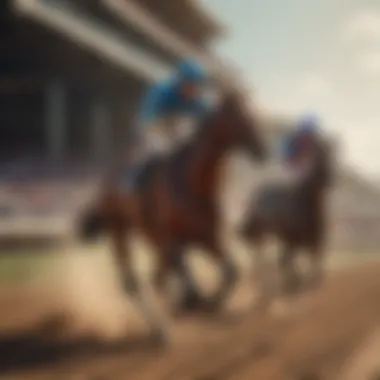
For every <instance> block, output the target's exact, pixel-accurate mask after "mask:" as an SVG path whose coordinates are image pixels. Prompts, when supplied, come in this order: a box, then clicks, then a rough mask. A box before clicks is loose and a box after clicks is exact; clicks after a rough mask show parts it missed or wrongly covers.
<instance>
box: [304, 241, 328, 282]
mask: <svg viewBox="0 0 380 380" xmlns="http://www.w3.org/2000/svg"><path fill="white" fill-rule="evenodd" d="M309 251H310V264H311V273H310V276H309V279H308V287H310V288H316V287H318V286H320V285H321V283H322V280H323V273H324V265H323V264H324V255H323V249H322V248H321V247H320V246H315V247H312V248H310V249H309Z"/></svg>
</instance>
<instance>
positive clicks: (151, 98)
mask: <svg viewBox="0 0 380 380" xmlns="http://www.w3.org/2000/svg"><path fill="white" fill-rule="evenodd" d="M207 77H208V76H207V73H206V71H205V70H204V68H203V67H202V66H201V65H200V64H199V63H197V62H196V61H194V60H192V59H189V60H183V61H182V62H180V63H179V65H178V67H177V68H176V70H175V72H174V75H172V76H171V77H170V78H169V79H166V80H163V81H159V82H156V83H154V84H153V85H152V86H151V87H150V88H148V90H147V92H146V93H145V94H144V96H143V98H142V102H141V106H140V109H139V112H138V117H137V123H136V125H135V130H134V135H133V136H132V138H133V139H134V140H136V138H137V145H136V144H135V148H134V149H133V151H132V157H131V158H132V160H133V161H136V159H137V157H139V158H138V159H140V156H141V155H145V156H146V155H147V154H149V153H152V152H156V151H163V150H166V148H165V149H163V148H164V147H165V146H167V145H168V144H175V143H176V142H178V141H177V140H178V138H180V137H181V135H182V132H183V130H182V129H183V128H185V127H184V124H183V119H186V121H188V119H189V118H190V119H191V120H192V121H193V122H194V121H195V122H197V121H198V120H199V119H200V118H202V117H203V116H204V115H205V113H206V112H207V110H208V105H207V104H206V101H205V99H204V97H203V92H202V90H203V89H204V87H205V84H206V83H207ZM134 172H136V171H134ZM133 177H134V176H133Z"/></svg>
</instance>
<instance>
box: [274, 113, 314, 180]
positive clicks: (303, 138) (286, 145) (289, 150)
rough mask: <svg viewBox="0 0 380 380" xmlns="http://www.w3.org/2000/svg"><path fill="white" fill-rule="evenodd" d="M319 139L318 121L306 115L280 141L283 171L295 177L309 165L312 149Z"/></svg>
mask: <svg viewBox="0 0 380 380" xmlns="http://www.w3.org/2000/svg"><path fill="white" fill-rule="evenodd" d="M318 138H319V120H318V118H317V117H315V116H313V115H306V116H303V117H301V118H300V120H299V121H298V122H297V127H296V130H294V131H292V132H291V133H290V134H289V135H288V136H285V138H284V140H282V141H281V156H282V162H283V163H284V165H285V169H286V170H287V171H288V172H289V173H290V174H294V175H296V176H297V174H300V172H303V169H305V166H307V164H308V163H309V159H310V155H311V154H312V148H313V146H314V143H316V141H317V139H318Z"/></svg>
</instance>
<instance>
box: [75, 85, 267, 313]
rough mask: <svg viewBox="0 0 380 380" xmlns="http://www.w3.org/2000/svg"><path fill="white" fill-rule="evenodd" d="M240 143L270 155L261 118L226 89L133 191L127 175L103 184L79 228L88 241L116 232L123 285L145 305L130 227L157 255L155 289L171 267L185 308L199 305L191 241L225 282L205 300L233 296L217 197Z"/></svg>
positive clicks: (256, 154)
mask: <svg viewBox="0 0 380 380" xmlns="http://www.w3.org/2000/svg"><path fill="white" fill-rule="evenodd" d="M237 148H242V149H245V150H247V151H248V152H249V153H250V154H251V156H252V157H253V159H256V160H258V161H263V160H264V159H265V158H266V148H265V145H264V142H263V140H262V138H261V135H260V134H259V132H258V130H257V121H256V119H255V118H254V117H253V116H252V115H250V114H249V113H248V110H247V109H245V107H243V101H242V99H241V98H240V94H239V93H237V92H235V91H229V92H228V93H226V94H224V96H223V97H222V98H221V102H220V106H219V108H218V109H217V110H216V112H213V113H212V114H210V115H209V116H208V117H207V118H206V119H205V120H204V121H203V122H202V123H201V125H199V127H198V128H197V131H196V133H195V134H194V136H193V137H192V138H191V140H190V141H189V142H188V143H186V144H185V145H184V146H181V147H180V148H179V149H178V150H177V151H176V152H174V153H173V154H171V155H170V157H169V158H168V159H162V158H158V157H156V158H152V159H150V160H149V162H148V163H147V164H146V165H145V168H143V170H142V171H141V174H140V178H139V179H138V180H137V185H136V188H135V191H134V192H133V194H126V193H125V192H123V190H122V188H121V187H120V185H119V183H120V178H121V177H122V175H123V173H118V175H116V176H115V178H112V179H110V180H108V182H107V184H105V186H104V188H103V189H102V191H101V196H100V197H99V199H98V201H97V202H96V204H95V206H94V208H93V209H92V210H90V212H89V213H88V215H86V217H85V218H84V220H83V221H82V233H83V236H85V237H88V238H89V237H91V236H94V235H96V234H98V233H100V232H101V231H102V230H103V231H108V232H109V233H110V234H111V235H112V240H113V243H114V246H115V250H114V254H115V257H116V259H117V262H118V267H119V269H120V273H121V276H122V278H123V279H124V281H125V285H126V289H127V291H128V293H130V294H131V295H137V297H136V298H137V299H139V301H140V303H141V302H142V301H141V297H140V296H139V289H138V286H137V279H136V277H135V273H134V271H133V268H132V266H131V265H130V253H129V251H128V249H127V245H126V244H125V240H126V237H127V236H128V234H129V233H130V232H131V231H132V229H138V230H140V231H141V232H143V233H144V235H145V237H146V238H147V239H148V241H149V242H150V243H151V245H152V247H153V248H154V250H155V251H156V252H157V258H158V270H157V274H156V276H155V284H156V286H157V287H162V285H163V284H164V280H165V279H166V277H167V275H168V274H169V273H170V272H172V271H174V272H175V273H176V274H177V275H178V276H179V279H180V280H181V282H182V284H183V285H184V288H185V289H184V297H183V300H182V305H183V306H185V307H187V308H191V307H196V306H199V302H200V301H201V299H202V297H201V296H200V295H199V293H198V291H197V289H196V287H195V284H194V281H193V279H192V278H191V275H190V273H189V271H188V269H187V267H186V265H185V261H184V252H185V250H186V248H187V247H188V246H189V245H191V244H197V245H200V246H201V247H203V248H205V249H206V251H207V252H208V253H209V254H210V255H211V256H212V258H213V259H215V260H216V261H217V262H218V263H219V265H220V266H221V269H222V273H223V280H222V283H221V286H220V288H219V289H218V291H217V292H216V294H215V295H214V297H212V299H210V300H209V301H208V302H207V305H213V306H214V307H215V308H217V306H219V305H220V304H221V303H222V301H223V300H224V299H225V297H226V296H227V295H228V293H229V290H230V289H231V288H232V287H233V285H234V283H235V282H236V279H237V269H236V268H235V265H234V264H233V262H232V261H231V258H230V255H229V254H228V253H227V252H226V251H225V249H224V247H223V245H222V243H221V240H220V236H219V233H220V224H221V215H220V208H219V205H218V203H217V198H218V192H219V183H220V180H221V175H222V169H223V163H224V159H225V157H226V154H227V153H228V152H230V151H231V150H233V149H237ZM125 271H126V272H125ZM143 304H144V308H145V314H146V316H149V315H151V313H149V312H148V311H147V310H146V309H147V306H146V303H143ZM202 304H203V305H204V304H205V303H204V302H202ZM151 319H152V320H153V318H151Z"/></svg>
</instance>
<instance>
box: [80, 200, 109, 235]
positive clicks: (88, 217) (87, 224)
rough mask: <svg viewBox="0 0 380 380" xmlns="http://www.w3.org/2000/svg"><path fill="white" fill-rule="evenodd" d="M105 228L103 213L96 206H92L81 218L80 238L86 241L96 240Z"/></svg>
mask: <svg viewBox="0 0 380 380" xmlns="http://www.w3.org/2000/svg"><path fill="white" fill-rule="evenodd" d="M105 228H106V223H105V219H104V217H103V215H102V213H100V212H99V210H97V209H96V208H90V209H88V210H87V211H85V212H84V213H83V214H82V216H81V218H80V219H79V225H78V230H79V231H78V234H79V239H80V240H82V241H84V242H91V241H94V240H95V239H97V238H98V237H99V236H100V235H101V234H102V233H103V232H104V231H105Z"/></svg>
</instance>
